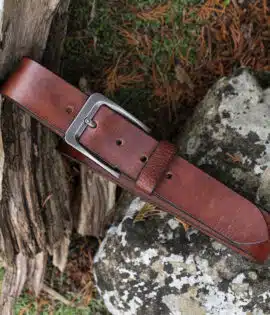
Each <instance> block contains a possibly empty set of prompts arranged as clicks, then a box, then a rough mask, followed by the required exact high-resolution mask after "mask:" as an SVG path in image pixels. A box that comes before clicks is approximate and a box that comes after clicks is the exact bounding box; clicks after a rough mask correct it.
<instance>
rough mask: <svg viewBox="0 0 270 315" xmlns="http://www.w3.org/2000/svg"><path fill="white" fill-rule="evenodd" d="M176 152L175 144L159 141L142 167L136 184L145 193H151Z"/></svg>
mask: <svg viewBox="0 0 270 315" xmlns="http://www.w3.org/2000/svg"><path fill="white" fill-rule="evenodd" d="M176 152H177V149H176V146H175V145H173V144H172V143H169V142H167V141H160V142H159V143H158V145H157V147H156V149H155V151H154V152H153V153H152V155H151V156H150V158H149V160H148V161H147V162H146V164H145V166H144V168H143V169H142V171H141V173H140V175H139V177H138V179H137V181H136V185H137V186H138V187H139V188H140V189H142V190H143V191H144V192H146V193H147V194H149V195H150V194H152V192H153V191H154V189H155V188H156V186H157V184H158V182H159V181H160V180H161V179H162V176H163V175H164V173H165V172H166V171H167V169H168V166H169V164H170V162H171V160H172V158H173V157H174V156H175V154H176Z"/></svg>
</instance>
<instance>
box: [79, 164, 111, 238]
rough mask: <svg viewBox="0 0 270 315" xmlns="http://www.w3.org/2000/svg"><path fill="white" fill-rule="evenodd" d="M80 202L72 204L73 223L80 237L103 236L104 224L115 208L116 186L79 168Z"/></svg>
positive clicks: (89, 171)
mask: <svg viewBox="0 0 270 315" xmlns="http://www.w3.org/2000/svg"><path fill="white" fill-rule="evenodd" d="M80 181H81V182H80V186H79V192H78V194H77V196H78V198H80V201H78V200H77V201H76V202H75V203H74V210H73V211H74V214H75V216H74V221H75V227H76V229H77V232H78V233H79V234H81V235H92V236H96V237H97V238H99V237H101V236H104V232H105V230H104V229H105V228H106V222H108V219H109V216H110V215H111V212H112V211H113V209H114V206H115V195H116V185H115V184H114V183H112V182H109V181H108V180H107V179H104V178H103V177H102V176H100V175H98V174H96V173H94V172H93V171H91V170H89V168H88V167H87V166H85V165H82V166H81V172H80Z"/></svg>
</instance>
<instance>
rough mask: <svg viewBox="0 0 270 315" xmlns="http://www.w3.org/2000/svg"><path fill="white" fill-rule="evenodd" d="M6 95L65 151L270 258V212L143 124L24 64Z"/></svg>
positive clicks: (231, 242)
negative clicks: (190, 160)
mask: <svg viewBox="0 0 270 315" xmlns="http://www.w3.org/2000/svg"><path fill="white" fill-rule="evenodd" d="M1 93H2V94H3V95H5V96H7V97H8V98H10V99H12V100H13V101H15V102H16V103H17V104H18V105H19V106H20V107H21V108H22V109H24V110H26V111H27V112H28V113H29V114H31V115H32V116H33V117H34V118H36V119H37V120H39V121H40V122H41V123H43V124H44V125H46V126H47V127H48V128H50V129H51V130H53V131H54V132H55V133H57V134H58V135H60V136H61V137H62V138H63V139H64V140H65V143H62V144H61V145H60V149H61V151H62V153H64V154H65V155H68V156H69V157H71V158H73V159H75V160H77V161H79V162H83V163H85V164H87V165H89V166H90V167H91V168H92V169H94V170H96V171H98V172H100V173H102V174H103V175H104V176H106V177H107V178H109V179H110V180H112V181H114V182H116V183H117V184H119V185H120V186H122V187H124V188H126V189H128V190H130V191H131V192H134V193H135V194H137V195H139V196H141V197H142V198H143V199H145V200H147V201H149V202H151V203H153V204H155V205H157V206H158V207H160V208H161V209H162V210H164V211H167V212H169V213H171V214H173V215H176V216H178V217H181V218H182V219H183V220H185V221H186V222H188V223H190V224H191V225H192V226H194V227H196V228H198V229H199V230H201V231H203V232H204V233H206V234H208V235H210V236H212V237H214V238H216V239H217V240H219V241H220V242H222V243H224V244H226V245H227V246H228V247H230V248H232V249H234V250H235V251H237V252H238V253H240V254H242V255H244V256H246V257H248V258H251V259H254V260H256V261H258V262H263V261H265V260H266V258H267V256H268V254H269V253H270V241H269V230H270V214H269V213H268V212H265V211H261V210H259V209H258V208H257V207H256V206H255V205H254V204H252V203H251V202H249V201H248V200H246V199H245V198H243V197H241V196H240V195H238V194H237V193H235V192H234V191H232V190H230V189H229V188H227V187H226V186H225V185H223V184H222V183H220V182H219V181H217V180H216V179H214V178H212V177H210V176H209V175H207V174H206V173H204V172H202V171H201V170H200V169H198V168H197V167H195V166H193V165H192V164H190V163H188V162H187V161H186V160H184V159H182V158H181V157H179V156H177V155H176V148H175V146H174V145H172V144H170V143H168V142H166V141H161V142H158V141H157V140H155V139H154V138H152V137H151V135H150V134H149V130H148V128H147V127H146V126H144V125H143V124H142V123H141V122H140V121H138V120H137V119H136V118H134V117H133V116H132V115H130V114H129V113H127V112H126V111H124V109H122V108H121V107H119V106H118V105H116V104H115V103H113V102H112V101H110V100H108V99H107V98H105V97H104V96H103V95H101V94H98V93H95V94H92V95H90V96H89V95H85V94H84V93H82V92H81V91H79V90H78V89H76V88H75V87H73V86H71V85H70V84H68V83H67V82H65V81H64V80H63V79H61V78H60V77H58V76H57V75H55V74H53V73H52V72H50V71H49V70H47V69H45V68H43V67H42V66H41V65H39V64H38V63H36V62H34V61H32V60H30V59H28V58H24V59H23V60H22V62H21V64H20V66H19V68H18V69H17V70H16V71H15V72H14V73H13V74H12V75H11V76H10V78H9V79H8V80H7V81H6V83H5V84H4V86H3V87H2V88H1Z"/></svg>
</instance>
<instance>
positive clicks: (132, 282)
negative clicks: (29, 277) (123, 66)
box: [94, 70, 270, 315]
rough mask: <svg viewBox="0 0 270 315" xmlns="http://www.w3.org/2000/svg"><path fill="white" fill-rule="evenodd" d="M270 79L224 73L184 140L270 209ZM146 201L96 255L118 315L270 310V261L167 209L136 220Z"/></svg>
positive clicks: (186, 150)
mask: <svg viewBox="0 0 270 315" xmlns="http://www.w3.org/2000/svg"><path fill="white" fill-rule="evenodd" d="M265 78H267V76H266V77H265ZM269 82H270V80H267V79H266V80H265V79H264V80H261V78H260V79H258V78H257V77H255V76H254V75H253V74H252V73H250V72H248V71H247V70H241V71H239V72H238V74H236V75H235V76H234V77H232V78H223V79H221V80H220V81H218V82H217V84H216V85H215V86H214V87H213V88H212V89H211V90H210V91H209V92H208V94H207V95H206V97H205V99H204V100H203V102H202V103H201V104H200V105H199V106H198V108H197V110H196V112H195V114H194V116H193V117H192V119H191V120H190V122H189V123H188V125H187V127H186V130H185V132H184V133H183V134H182V135H181V138H180V139H179V148H180V152H181V154H182V155H183V156H185V157H186V158H187V159H188V160H190V161H191V162H193V163H194V164H197V165H198V166H199V167H200V168H202V169H204V170H205V171H206V172H208V173H210V174H211V175H213V176H215V177H216V178H218V179H219V180H221V181H223V182H224V183H225V184H226V185H228V186H229V187H232V188H233V189H235V190H236V191H238V192H240V193H241V194H243V195H245V196H246V197H248V198H249V199H250V200H252V201H254V202H256V203H258V204H259V205H260V206H263V207H264V208H265V209H266V210H270V189H269V188H270V176H269V174H270V168H269V166H270V123H269V117H270V89H269V88H268V87H267V85H268V83H269ZM143 205H144V203H143V202H142V201H141V200H140V199H138V198H137V199H134V200H133V201H132V203H131V204H130V205H127V211H126V213H127V215H126V217H125V218H124V219H123V221H122V222H121V223H120V225H118V226H114V227H112V228H111V229H110V230H109V231H108V233H107V236H106V238H105V239H104V241H103V243H102V245H101V247H100V249H99V252H98V253H97V255H96V257H95V264H94V272H95V278H96V283H97V287H98V289H99V291H100V294H101V295H102V296H103V298H104V301H105V304H106V306H107V307H108V309H109V311H110V312H111V313H112V314H113V315H133V314H134V315H135V314H136V315H141V314H143V315H167V314H168V315H198V314H199V315H201V314H209V315H219V314H221V315H234V314H235V315H242V314H243V315H244V314H245V315H251V314H252V315H270V260H268V262H266V263H265V264H264V265H258V264H255V263H252V262H250V261H248V260H246V259H245V258H243V257H241V256H240V255H238V254H236V253H234V252H233V251H231V250H230V249H227V248H226V247H225V246H223V245H221V244H220V243H218V242H217V241H215V240H213V239H209V238H208V237H207V236H205V235H203V234H202V233H200V232H198V231H197V230H194V229H191V230H188V231H187V232H185V231H184V229H183V227H182V225H181V224H180V223H179V221H178V220H176V219H175V218H173V217H171V216H169V215H166V214H164V215H162V216H155V217H152V218H150V219H147V220H146V221H143V222H136V223H135V222H134V215H135V213H136V212H137V211H139V210H140V209H141V208H142V207H143Z"/></svg>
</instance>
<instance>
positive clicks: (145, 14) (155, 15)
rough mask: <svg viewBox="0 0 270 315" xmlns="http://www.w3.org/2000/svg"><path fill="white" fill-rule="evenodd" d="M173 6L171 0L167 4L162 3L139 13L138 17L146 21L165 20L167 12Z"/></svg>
mask: <svg viewBox="0 0 270 315" xmlns="http://www.w3.org/2000/svg"><path fill="white" fill-rule="evenodd" d="M170 8H171V2H168V3H166V4H160V5H158V6H156V7H155V8H152V9H150V10H145V11H141V12H138V13H137V17H138V18H139V19H142V20H144V21H159V20H161V21H164V17H165V16H166V14H167V12H168V11H169V10H170Z"/></svg>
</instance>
